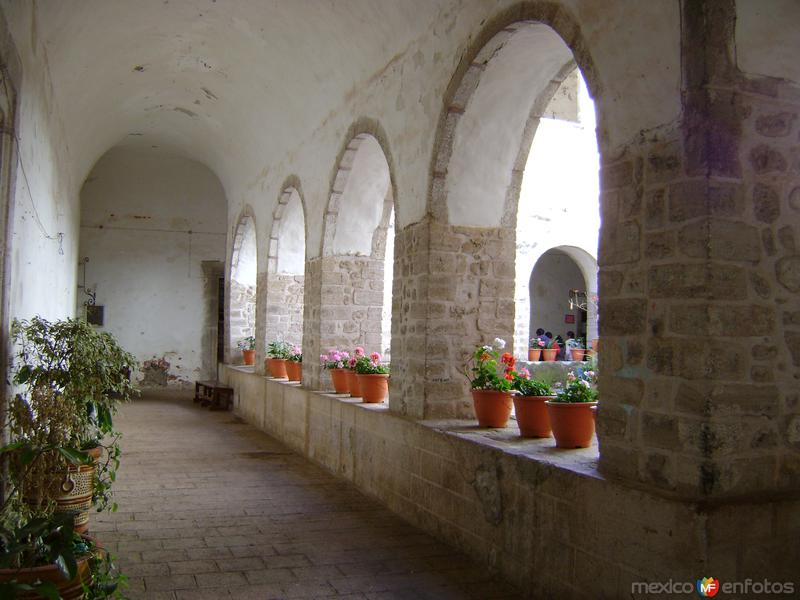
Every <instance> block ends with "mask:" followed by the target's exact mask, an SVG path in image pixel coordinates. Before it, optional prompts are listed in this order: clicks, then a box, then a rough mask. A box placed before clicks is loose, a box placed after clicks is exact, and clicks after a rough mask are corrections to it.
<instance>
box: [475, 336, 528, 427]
mask: <svg viewBox="0 0 800 600" xmlns="http://www.w3.org/2000/svg"><path fill="white" fill-rule="evenodd" d="M505 345H506V343H505V341H504V340H501V339H499V338H495V340H494V342H493V344H492V345H491V346H479V347H478V348H477V349H476V350H475V352H473V353H472V355H471V356H470V358H469V360H468V361H467V364H466V366H465V368H464V371H463V372H464V375H465V376H466V377H467V379H468V380H469V383H470V388H471V389H472V402H473V406H474V408H475V416H476V417H477V419H478V425H479V426H480V427H505V426H506V424H507V423H508V417H509V416H510V415H511V406H512V403H511V392H512V389H513V388H512V383H513V381H514V375H513V373H514V365H515V362H516V361H515V360H514V357H513V356H511V354H509V353H508V352H504V353H503V354H502V355H501V354H500V350H502V349H503V348H505ZM500 371H502V375H501V374H500Z"/></svg>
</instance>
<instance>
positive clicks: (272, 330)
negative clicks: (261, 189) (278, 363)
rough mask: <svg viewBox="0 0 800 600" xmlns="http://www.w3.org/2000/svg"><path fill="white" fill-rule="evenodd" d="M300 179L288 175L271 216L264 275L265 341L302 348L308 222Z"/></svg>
mask: <svg viewBox="0 0 800 600" xmlns="http://www.w3.org/2000/svg"><path fill="white" fill-rule="evenodd" d="M302 189H303V188H302V186H301V185H300V180H299V179H298V178H297V177H296V176H294V175H290V176H289V177H287V178H286V180H285V181H284V182H283V185H282V186H281V193H280V195H279V196H278V202H277V204H276V205H275V210H274V211H273V213H272V226H271V229H270V236H269V247H268V254H267V273H266V279H267V282H266V311H265V312H266V315H265V333H264V336H263V337H264V341H265V343H269V342H270V341H273V340H276V339H283V340H286V341H288V342H290V343H292V344H294V345H297V346H302V342H303V303H304V299H303V296H304V288H305V263H306V239H307V233H308V232H307V227H308V226H307V220H306V206H305V198H304V196H303V192H302Z"/></svg>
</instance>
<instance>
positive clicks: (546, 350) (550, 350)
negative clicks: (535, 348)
mask: <svg viewBox="0 0 800 600" xmlns="http://www.w3.org/2000/svg"><path fill="white" fill-rule="evenodd" d="M542 341H544V340H542ZM558 351H559V347H558V342H557V341H556V338H555V337H552V338H550V339H548V340H547V341H546V342H544V346H543V347H542V360H546V361H554V360H555V359H556V356H558Z"/></svg>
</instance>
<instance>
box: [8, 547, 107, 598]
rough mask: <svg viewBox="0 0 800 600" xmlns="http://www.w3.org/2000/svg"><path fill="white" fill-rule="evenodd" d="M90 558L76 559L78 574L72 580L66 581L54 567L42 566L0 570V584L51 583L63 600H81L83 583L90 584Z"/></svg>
mask: <svg viewBox="0 0 800 600" xmlns="http://www.w3.org/2000/svg"><path fill="white" fill-rule="evenodd" d="M90 557H91V555H90V554H86V555H84V556H81V557H79V558H78V559H77V562H78V573H77V575H76V576H75V577H74V578H73V579H66V578H65V577H64V576H63V575H62V574H61V572H60V571H59V570H58V568H57V567H56V566H55V565H44V566H42V567H30V568H25V569H0V583H6V582H9V581H11V580H12V579H13V580H16V582H17V583H25V584H34V583H36V582H37V581H41V582H51V583H53V584H55V586H56V588H58V593H59V595H60V597H61V598H63V600H78V599H80V598H83V583H84V582H86V583H87V584H88V583H90V582H91V578H92V574H91V571H90V569H89V558H90ZM16 597H17V599H18V600H34V599H36V600H41V598H42V597H43V596H40V595H39V594H36V593H35V592H21V593H19V594H17V596H16Z"/></svg>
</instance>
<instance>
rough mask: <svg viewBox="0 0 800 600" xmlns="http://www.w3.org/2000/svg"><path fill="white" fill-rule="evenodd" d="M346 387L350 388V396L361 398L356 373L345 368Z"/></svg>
mask: <svg viewBox="0 0 800 600" xmlns="http://www.w3.org/2000/svg"><path fill="white" fill-rule="evenodd" d="M347 387H349V388H350V397H351V398H361V387H360V386H359V384H358V373H356V372H355V371H351V370H350V369H348V370H347Z"/></svg>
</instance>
